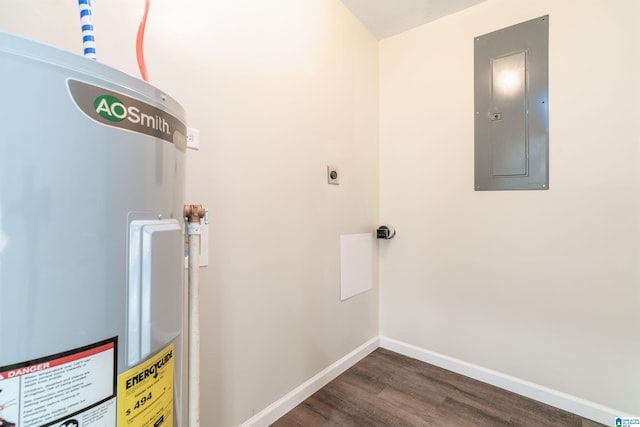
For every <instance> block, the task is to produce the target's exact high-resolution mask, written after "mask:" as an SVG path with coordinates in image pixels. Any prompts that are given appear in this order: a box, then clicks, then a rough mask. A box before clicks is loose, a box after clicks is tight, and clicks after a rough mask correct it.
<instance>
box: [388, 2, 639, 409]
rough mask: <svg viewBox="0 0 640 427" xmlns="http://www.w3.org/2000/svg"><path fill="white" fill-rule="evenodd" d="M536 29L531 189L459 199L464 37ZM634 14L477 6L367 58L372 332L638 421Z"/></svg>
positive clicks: (467, 137) (467, 177) (469, 119)
mask: <svg viewBox="0 0 640 427" xmlns="http://www.w3.org/2000/svg"><path fill="white" fill-rule="evenodd" d="M545 14H549V15H550V40H549V48H550V52H549V62H550V66H549V98H550V123H549V124H550V187H551V189H550V190H549V191H528V192H474V191H473V38H474V36H478V35H482V34H485V33H488V32H491V31H494V30H497V29H500V28H503V27H506V26H509V25H513V24H515V23H518V22H522V21H526V20H529V19H532V18H535V17H538V16H542V15H545ZM639 17H640V2H637V1H635V0H615V1H600V0H589V1H583V0H563V1H556V0H545V1H535V2H532V1H528V0H490V1H488V2H486V3H482V4H480V5H478V6H476V7H473V8H471V9H468V10H466V11H463V12H461V13H458V14H456V15H453V16H449V17H447V18H444V19H441V20H438V21H436V22H433V23H431V24H427V25H425V26H423V27H420V28H417V29H415V30H412V31H409V32H407V33H404V34H401V35H398V36H396V37H393V38H390V39H386V40H383V41H382V42H381V43H380V107H381V108H380V159H381V161H380V182H381V188H380V191H381V193H380V194H381V196H380V206H381V210H380V219H381V221H384V222H390V223H392V224H394V225H395V226H396V229H397V231H398V234H397V237H396V238H395V240H393V241H391V242H388V243H390V244H389V245H387V246H386V247H384V248H382V247H381V249H380V259H379V262H380V283H381V289H380V292H381V295H380V304H381V305H380V316H381V317H380V319H381V320H380V327H381V334H382V335H385V336H388V337H390V338H394V339H397V340H400V341H403V342H406V343H409V344H413V345H415V346H418V347H422V348H424V349H428V350H432V351H435V352H439V353H442V354H444V355H447V356H450V357H455V358H458V359H461V360H464V361H467V362H471V363H474V364H477V365H480V366H482V367H486V368H490V369H493V370H496V371H499V372H502V373H505V374H509V375H512V376H515V377H517V378H520V379H523V380H527V381H531V382H533V383H537V384H540V385H543V386H546V387H549V388H551V389H555V390H558V391H561V392H565V393H569V394H571V395H574V396H577V397H579V398H583V399H587V400H590V401H593V402H596V403H599V404H601V405H605V406H609V407H611V408H614V409H618V410H621V411H626V412H628V413H632V414H638V413H640V387H638V384H640V369H638V355H639V354H640V328H639V323H638V315H637V313H638V304H639V302H640V285H639V284H640V268H639V266H640V167H639V165H640V132H639V131H638V129H639V128H638V117H640V103H639V102H638V99H640V98H639V96H640V82H639V79H638V76H640V18H639Z"/></svg>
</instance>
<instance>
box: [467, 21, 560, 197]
mask: <svg viewBox="0 0 640 427" xmlns="http://www.w3.org/2000/svg"><path fill="white" fill-rule="evenodd" d="M474 45H475V48H474V63H475V65H474V77H475V80H474V107H475V111H474V112H475V126H474V143H475V187H474V188H475V190H476V191H483V190H547V189H548V188H549V91H548V62H549V60H548V56H549V55H548V51H549V47H548V46H549V16H548V15H546V16H542V17H539V18H536V19H532V20H530V21H526V22H523V23H520V24H517V25H514V26H511V27H507V28H504V29H501V30H498V31H494V32H492V33H488V34H485V35H482V36H479V37H476V38H475V40H474Z"/></svg>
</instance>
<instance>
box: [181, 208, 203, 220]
mask: <svg viewBox="0 0 640 427" xmlns="http://www.w3.org/2000/svg"><path fill="white" fill-rule="evenodd" d="M204 214H205V209H204V206H202V205H184V217H185V218H186V219H187V221H188V222H191V223H193V222H197V223H200V220H201V219H202V218H204Z"/></svg>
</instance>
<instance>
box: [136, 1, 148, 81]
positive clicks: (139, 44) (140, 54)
mask: <svg viewBox="0 0 640 427" xmlns="http://www.w3.org/2000/svg"><path fill="white" fill-rule="evenodd" d="M149 3H151V0H145V5H144V15H143V16H142V20H141V21H140V26H139V27H138V37H137V39H136V58H138V67H139V68H140V74H142V80H144V81H145V82H148V81H149V74H148V73H147V65H146V64H145V63H144V51H143V44H144V27H145V25H146V24H147V15H148V14H149Z"/></svg>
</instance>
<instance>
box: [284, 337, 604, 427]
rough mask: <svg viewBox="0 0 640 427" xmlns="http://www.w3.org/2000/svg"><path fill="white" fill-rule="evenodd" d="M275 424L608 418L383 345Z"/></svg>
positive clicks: (552, 422)
mask: <svg viewBox="0 0 640 427" xmlns="http://www.w3.org/2000/svg"><path fill="white" fill-rule="evenodd" d="M273 426H275V427H299V426H302V427H313V426H393V427H400V426H470V427H471V426H473V427H482V426H487V427H495V426H532V427H533V426H535V427H540V426H558V427H560V426H562V427H572V426H575V427H596V426H602V424H599V423H596V422H594V421H590V420H586V419H583V418H581V417H579V416H577V415H574V414H570V413H568V412H564V411H561V410H559V409H556V408H553V407H551V406H547V405H544V404H542V403H539V402H536V401H534V400H531V399H528V398H526V397H522V396H519V395H517V394H514V393H511V392H509V391H505V390H502V389H500V388H497V387H493V386H491V385H488V384H485V383H482V382H479V381H476V380H473V379H470V378H468V377H465V376H462V375H459V374H456V373H453V372H451V371H447V370H445V369H442V368H438V367H436V366H433V365H429V364H427V363H424V362H420V361H418V360H415V359H411V358H409V357H405V356H402V355H400V354H397V353H394V352H391V351H388V350H384V349H381V348H379V349H377V350H376V351H374V352H373V353H371V354H370V355H369V356H367V357H365V358H364V359H362V360H361V361H360V362H358V363H357V364H356V365H354V366H353V367H351V368H350V369H348V370H347V371H346V372H345V373H343V374H342V375H340V376H339V377H338V378H336V379H335V380H333V381H332V382H330V383H329V384H327V385H326V386H325V387H323V388H322V389H321V390H319V391H318V392H316V393H315V394H314V395H313V396H311V397H309V398H308V399H307V400H305V401H304V402H302V403H301V404H300V405H298V406H296V407H295V408H294V409H293V410H291V412H289V413H288V414H286V415H284V416H283V417H282V418H280V419H279V420H278V421H277V422H275V423H274V424H273Z"/></svg>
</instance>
